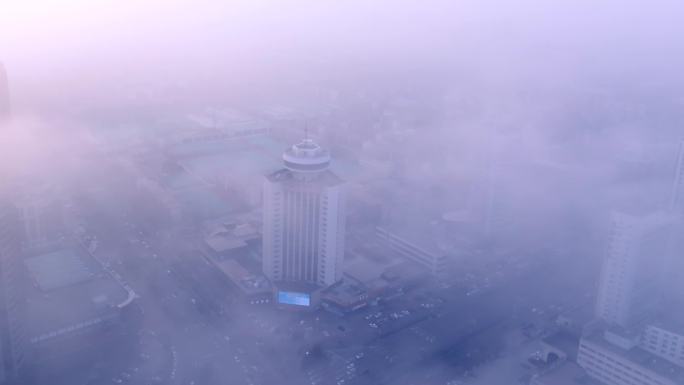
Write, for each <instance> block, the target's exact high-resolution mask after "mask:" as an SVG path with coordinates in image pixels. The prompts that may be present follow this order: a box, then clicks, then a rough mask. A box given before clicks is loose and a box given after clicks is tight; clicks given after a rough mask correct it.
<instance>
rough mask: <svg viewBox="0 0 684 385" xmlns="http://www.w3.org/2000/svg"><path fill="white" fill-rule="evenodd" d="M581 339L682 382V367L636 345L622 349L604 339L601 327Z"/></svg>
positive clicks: (683, 376)
mask: <svg viewBox="0 0 684 385" xmlns="http://www.w3.org/2000/svg"><path fill="white" fill-rule="evenodd" d="M582 341H588V342H590V343H592V344H594V345H596V346H599V347H600V348H601V349H603V350H605V351H607V352H610V353H613V354H615V355H618V356H620V357H623V358H624V359H626V360H628V361H630V362H632V363H634V364H635V365H638V366H640V367H642V368H644V369H645V370H648V371H651V372H653V373H654V374H657V375H659V376H662V377H664V378H668V379H670V380H672V381H674V382H675V383H679V384H682V383H684V368H681V367H679V366H677V365H675V364H673V363H671V362H669V361H667V360H665V359H662V358H660V357H658V356H656V355H655V354H652V353H649V352H647V351H646V350H644V349H641V348H640V347H638V346H635V347H632V348H631V349H623V348H621V347H619V346H616V345H614V344H612V343H610V342H609V341H607V340H606V339H605V337H604V330H603V329H601V328H596V329H595V330H592V331H591V332H590V333H588V334H586V335H585V336H584V337H583V338H582Z"/></svg>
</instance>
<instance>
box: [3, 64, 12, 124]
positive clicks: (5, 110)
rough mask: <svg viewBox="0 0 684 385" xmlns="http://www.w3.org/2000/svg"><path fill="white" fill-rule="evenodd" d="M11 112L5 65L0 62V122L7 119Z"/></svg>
mask: <svg viewBox="0 0 684 385" xmlns="http://www.w3.org/2000/svg"><path fill="white" fill-rule="evenodd" d="M11 114H12V108H11V105H10V92H9V81H8V80H7V71H5V66H4V65H3V64H2V63H0V122H2V121H3V120H6V119H9V118H10V116H11Z"/></svg>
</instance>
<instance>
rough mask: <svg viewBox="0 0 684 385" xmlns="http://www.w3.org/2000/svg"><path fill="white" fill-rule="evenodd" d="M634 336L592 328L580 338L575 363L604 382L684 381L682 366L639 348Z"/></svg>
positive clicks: (653, 384)
mask: <svg viewBox="0 0 684 385" xmlns="http://www.w3.org/2000/svg"><path fill="white" fill-rule="evenodd" d="M638 339H639V338H638V335H637V336H628V335H623V334H620V333H616V332H614V331H612V330H607V329H604V328H594V329H593V330H591V331H589V332H588V333H587V334H586V335H585V336H584V337H583V338H582V340H581V341H580V347H579V353H578V357H577V363H578V364H579V365H580V366H581V367H582V368H583V369H584V370H586V372H587V374H588V375H589V376H590V377H592V378H594V379H596V380H598V381H600V382H601V383H603V384H606V385H681V384H684V369H682V368H681V367H679V366H677V365H674V364H673V363H671V362H669V361H667V360H665V359H662V358H661V357H659V356H656V355H654V354H652V353H650V352H648V351H646V350H644V349H642V348H641V347H640V346H639V344H638Z"/></svg>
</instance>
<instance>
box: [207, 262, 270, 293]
mask: <svg viewBox="0 0 684 385" xmlns="http://www.w3.org/2000/svg"><path fill="white" fill-rule="evenodd" d="M211 261H212V262H213V263H214V265H215V266H216V267H217V268H218V269H219V270H220V271H221V272H222V273H223V274H224V275H225V276H226V277H228V279H230V281H231V282H233V284H235V285H236V286H237V287H238V288H239V289H240V290H242V292H243V293H244V294H247V295H254V294H264V293H270V292H271V284H270V282H269V281H268V280H267V279H266V277H264V276H263V275H261V274H252V273H250V272H249V271H248V270H247V269H246V268H245V267H244V266H242V265H241V264H240V263H239V262H237V261H236V260H234V259H224V260H216V259H214V258H212V259H211Z"/></svg>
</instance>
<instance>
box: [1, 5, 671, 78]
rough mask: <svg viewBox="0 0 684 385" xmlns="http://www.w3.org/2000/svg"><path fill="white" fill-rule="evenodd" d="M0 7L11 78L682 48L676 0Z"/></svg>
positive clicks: (492, 60)
mask: <svg viewBox="0 0 684 385" xmlns="http://www.w3.org/2000/svg"><path fill="white" fill-rule="evenodd" d="M0 10H1V11H2V12H0V59H1V60H4V61H6V62H8V64H7V65H8V67H10V68H12V69H13V71H14V72H15V73H19V74H22V75H25V73H24V70H25V69H26V70H27V71H28V70H30V71H40V70H41V69H43V70H45V71H47V72H49V69H48V68H47V67H60V66H65V67H75V66H78V67H86V68H87V67H89V66H90V65H93V64H97V65H98V66H100V65H101V64H103V62H104V63H107V64H109V65H110V66H111V67H112V68H116V66H124V67H125V66H130V65H134V64H133V63H137V64H138V65H139V64H149V62H150V61H154V62H158V63H159V64H164V65H168V62H169V61H171V62H183V64H184V65H188V66H192V65H193V62H211V61H217V62H219V63H220V64H221V65H228V66H233V67H234V68H235V69H236V70H238V71H245V68H250V67H257V68H262V69H263V68H270V67H275V66H277V65H278V63H277V62H274V61H284V62H285V63H283V64H287V62H290V63H292V62H295V63H297V62H298V61H302V60H313V59H316V58H321V59H329V58H330V59H335V60H338V61H340V60H342V61H350V62H352V63H354V61H355V60H356V61H357V62H356V63H358V60H360V59H359V57H360V56H361V57H368V58H369V59H372V60H374V61H375V62H379V64H381V65H386V66H392V65H396V64H399V63H396V62H397V61H406V62H411V63H422V64H426V63H429V64H430V65H436V64H437V63H439V62H444V61H447V62H448V61H452V60H455V59H458V60H466V61H470V60H474V61H475V62H478V60H481V61H484V62H486V63H489V64H496V62H497V59H499V60H510V59H511V57H519V56H520V55H531V56H527V57H525V60H524V62H526V63H527V64H529V65H532V64H533V63H534V62H535V60H534V58H535V56H538V58H539V59H544V58H545V57H548V56H553V55H560V56H562V57H564V60H570V59H569V57H575V59H576V60H597V61H598V62H600V61H601V60H600V59H601V58H600V56H604V55H609V54H610V55H612V56H611V57H612V58H613V60H619V58H622V59H624V60H633V61H635V62H639V63H640V62H644V61H647V62H657V61H658V60H659V59H660V58H659V57H658V56H661V55H664V54H666V53H667V54H668V60H672V59H681V54H679V55H674V54H675V51H676V50H678V49H679V50H681V49H683V47H682V44H681V38H680V36H681V35H682V32H683V31H682V27H681V26H680V25H679V17H678V15H681V14H682V13H684V6H683V5H682V2H680V1H676V0H656V1H649V2H644V1H633V0H626V1H618V0H607V1H600V2H597V1H588V0H574V1H570V0H560V1H542V0H523V1H515V2H511V1H496V0H477V1H475V0H462V1H458V0H450V1H449V0H433V1H408V0H393V1H388V0H377V1H360V0H352V1H331V0H322V1H321V0H317V1H312V0H297V1H295V0H232V1H231V0H228V1H216V0H194V1H190V0H118V1H115V0H67V1H64V0H26V1H18V0H1V1H0ZM616 54H617V55H619V56H616ZM594 55H596V56H599V57H592V56H594ZM674 56H676V57H674ZM383 60H385V61H383ZM361 63H362V64H364V63H363V62H361ZM612 64H614V65H617V66H625V65H626V63H619V62H613V63H612ZM205 65H208V63H205ZM660 65H662V63H660ZM108 68H109V67H108ZM17 76H19V75H17Z"/></svg>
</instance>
